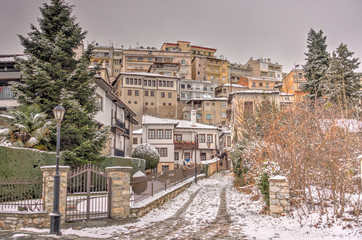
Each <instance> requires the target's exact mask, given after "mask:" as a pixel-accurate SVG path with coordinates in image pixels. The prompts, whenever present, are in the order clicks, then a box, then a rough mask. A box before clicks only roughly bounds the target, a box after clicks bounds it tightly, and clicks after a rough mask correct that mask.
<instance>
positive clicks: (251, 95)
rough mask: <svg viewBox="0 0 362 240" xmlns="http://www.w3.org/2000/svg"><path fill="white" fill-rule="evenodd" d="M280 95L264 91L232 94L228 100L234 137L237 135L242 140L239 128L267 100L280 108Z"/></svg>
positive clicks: (228, 111)
mask: <svg viewBox="0 0 362 240" xmlns="http://www.w3.org/2000/svg"><path fill="white" fill-rule="evenodd" d="M279 94H280V92H279V91H264V90H243V91H238V92H233V93H231V94H230V96H229V98H228V109H227V116H228V125H229V126H231V133H232V136H234V134H237V139H240V137H241V133H240V132H239V131H238V126H240V125H241V124H242V120H243V119H244V117H245V116H248V115H251V114H254V112H255V108H256V106H257V105H259V104H261V103H262V102H263V101H264V100H265V99H268V100H270V101H271V102H274V103H275V104H276V105H277V106H280V104H281V98H280V95H279Z"/></svg>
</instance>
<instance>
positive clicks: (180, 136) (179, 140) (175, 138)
mask: <svg viewBox="0 0 362 240" xmlns="http://www.w3.org/2000/svg"><path fill="white" fill-rule="evenodd" d="M173 140H174V141H175V142H181V141H182V135H181V134H175V135H174V137H173Z"/></svg>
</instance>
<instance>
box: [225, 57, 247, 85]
mask: <svg viewBox="0 0 362 240" xmlns="http://www.w3.org/2000/svg"><path fill="white" fill-rule="evenodd" d="M228 67H229V70H228V73H229V79H230V82H231V83H237V82H238V81H239V80H240V79H241V78H242V77H246V76H249V75H250V74H251V67H249V66H247V65H243V64H238V63H230V62H229V65H228Z"/></svg>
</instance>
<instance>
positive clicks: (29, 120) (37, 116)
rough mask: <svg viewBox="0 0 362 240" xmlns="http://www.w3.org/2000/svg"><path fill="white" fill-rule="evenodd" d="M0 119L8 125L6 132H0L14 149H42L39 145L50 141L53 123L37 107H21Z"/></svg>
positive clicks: (2, 115)
mask: <svg viewBox="0 0 362 240" xmlns="http://www.w3.org/2000/svg"><path fill="white" fill-rule="evenodd" d="M0 117H1V118H3V119H4V120H5V122H6V123H7V124H8V125H9V128H8V131H5V130H3V131H1V132H2V134H3V135H6V136H7V138H8V140H9V141H10V142H11V143H12V145H13V146H15V147H27V148H43V147H42V146H39V144H40V143H41V142H48V141H49V140H50V139H49V138H48V136H49V134H50V131H51V129H52V128H53V126H54V122H53V121H52V120H49V119H47V115H46V114H45V113H44V112H41V110H40V107H39V106H37V105H23V106H21V107H19V108H18V109H16V110H12V111H10V112H9V113H8V114H1V115H0Z"/></svg>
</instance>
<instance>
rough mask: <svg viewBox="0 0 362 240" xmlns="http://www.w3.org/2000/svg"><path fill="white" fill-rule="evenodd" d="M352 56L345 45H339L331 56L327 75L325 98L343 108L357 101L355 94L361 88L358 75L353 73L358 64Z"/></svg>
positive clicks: (356, 59)
mask: <svg viewBox="0 0 362 240" xmlns="http://www.w3.org/2000/svg"><path fill="white" fill-rule="evenodd" d="M352 55H353V52H351V51H349V50H348V48H347V45H346V44H343V43H341V44H340V45H339V46H338V48H337V49H336V51H334V52H333V54H332V57H331V63H330V67H329V69H328V74H327V80H328V81H327V85H326V92H327V97H328V99H329V100H330V101H331V102H335V103H340V104H342V105H343V106H346V105H347V104H348V103H353V102H354V101H353V100H356V99H358V96H357V92H358V91H359V89H360V88H361V84H360V80H359V76H358V73H356V72H355V70H356V69H358V66H359V64H360V62H358V60H359V59H358V58H353V57H352Z"/></svg>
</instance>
